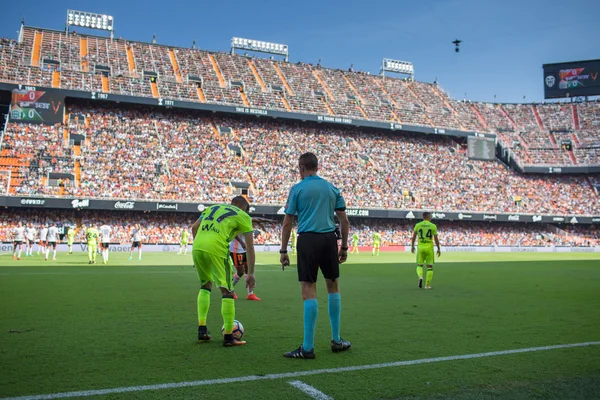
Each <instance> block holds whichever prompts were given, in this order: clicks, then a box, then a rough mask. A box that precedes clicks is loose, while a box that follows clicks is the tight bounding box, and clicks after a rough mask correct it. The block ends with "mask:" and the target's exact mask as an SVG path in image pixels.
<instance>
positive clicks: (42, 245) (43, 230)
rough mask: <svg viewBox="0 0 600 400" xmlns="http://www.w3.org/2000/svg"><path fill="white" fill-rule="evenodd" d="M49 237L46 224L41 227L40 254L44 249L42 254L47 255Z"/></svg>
mask: <svg viewBox="0 0 600 400" xmlns="http://www.w3.org/2000/svg"><path fill="white" fill-rule="evenodd" d="M47 239H48V225H47V224H44V225H42V228H41V229H40V243H39V244H38V251H37V253H38V255H39V254H40V250H41V251H42V254H43V255H44V256H45V255H46V241H47Z"/></svg>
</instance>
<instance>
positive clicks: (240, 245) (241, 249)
mask: <svg viewBox="0 0 600 400" xmlns="http://www.w3.org/2000/svg"><path fill="white" fill-rule="evenodd" d="M229 255H230V256H231V259H232V260H233V265H234V266H235V268H236V269H237V273H236V274H234V275H233V285H234V286H235V284H236V283H238V282H239V281H240V279H241V278H242V276H244V277H245V276H246V274H247V273H248V261H247V259H246V241H245V240H244V237H243V236H242V235H238V236H237V237H236V238H235V239H233V240H232V241H231V242H230V243H229ZM233 298H234V299H237V295H236V294H235V292H234V293H233ZM246 300H256V301H260V298H259V297H257V296H256V295H255V294H254V290H253V288H251V287H250V286H248V296H246Z"/></svg>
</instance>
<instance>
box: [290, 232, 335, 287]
mask: <svg viewBox="0 0 600 400" xmlns="http://www.w3.org/2000/svg"><path fill="white" fill-rule="evenodd" d="M297 244H298V280H299V281H300V282H311V283H314V282H316V281H317V275H318V273H319V268H321V272H322V273H323V276H324V277H325V279H329V280H332V281H335V280H336V279H337V278H338V277H339V276H340V264H339V260H338V244H337V238H336V236H335V232H329V233H312V232H304V233H301V234H300V235H298V243H297Z"/></svg>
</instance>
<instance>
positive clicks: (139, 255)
mask: <svg viewBox="0 0 600 400" xmlns="http://www.w3.org/2000/svg"><path fill="white" fill-rule="evenodd" d="M138 259H139V260H141V259H142V248H141V247H140V250H139V251H138Z"/></svg>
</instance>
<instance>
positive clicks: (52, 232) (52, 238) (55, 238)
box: [46, 224, 60, 261]
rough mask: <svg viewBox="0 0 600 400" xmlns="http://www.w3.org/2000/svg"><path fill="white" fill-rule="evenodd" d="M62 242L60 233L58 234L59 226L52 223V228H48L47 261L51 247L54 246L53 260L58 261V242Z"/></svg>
mask: <svg viewBox="0 0 600 400" xmlns="http://www.w3.org/2000/svg"><path fill="white" fill-rule="evenodd" d="M57 243H60V235H59V234H58V228H57V227H56V225H55V224H52V225H51V226H50V228H48V242H47V245H46V261H48V256H49V255H50V248H51V247H52V251H53V252H54V253H53V255H52V260H53V261H56V244H57Z"/></svg>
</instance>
